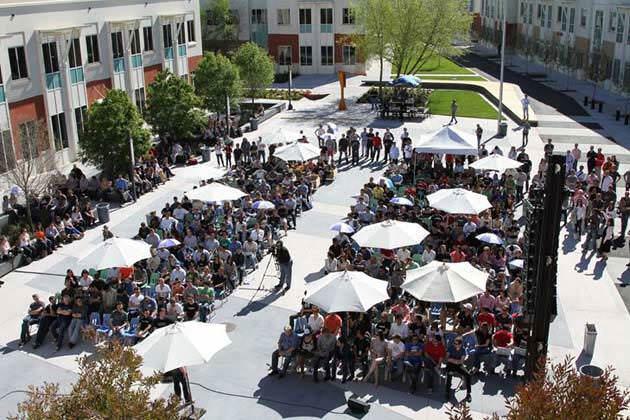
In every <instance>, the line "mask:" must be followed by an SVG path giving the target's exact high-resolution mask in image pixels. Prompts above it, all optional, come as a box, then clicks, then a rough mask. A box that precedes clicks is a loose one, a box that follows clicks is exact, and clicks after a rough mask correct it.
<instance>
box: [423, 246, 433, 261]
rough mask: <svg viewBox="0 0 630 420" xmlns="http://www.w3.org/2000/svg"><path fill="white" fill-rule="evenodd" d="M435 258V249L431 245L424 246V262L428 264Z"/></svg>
mask: <svg viewBox="0 0 630 420" xmlns="http://www.w3.org/2000/svg"><path fill="white" fill-rule="evenodd" d="M434 259H435V250H434V249H433V247H432V246H431V245H427V246H425V247H424V252H423V253H422V262H423V263H424V264H425V265H426V264H429V263H430V262H431V261H433V260H434Z"/></svg>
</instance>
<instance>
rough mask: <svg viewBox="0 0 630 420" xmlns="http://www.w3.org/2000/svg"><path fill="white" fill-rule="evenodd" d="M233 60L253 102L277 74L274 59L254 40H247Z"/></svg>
mask: <svg viewBox="0 0 630 420" xmlns="http://www.w3.org/2000/svg"><path fill="white" fill-rule="evenodd" d="M232 61H233V62H234V64H236V65H237V66H238V74H239V76H240V77H241V80H242V82H243V87H244V88H245V89H246V90H247V92H248V93H249V96H250V98H252V104H253V103H254V98H255V97H256V96H257V95H259V94H260V92H261V91H263V90H264V89H266V88H268V87H270V86H271V84H272V83H273V78H274V74H275V67H274V63H273V60H272V59H271V57H270V56H269V54H268V53H267V51H265V50H263V49H262V48H260V47H259V46H258V45H256V44H254V43H253V42H247V43H245V44H243V45H241V47H240V48H239V49H238V50H237V51H236V54H235V55H234V57H233V58H232Z"/></svg>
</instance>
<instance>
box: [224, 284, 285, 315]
mask: <svg viewBox="0 0 630 420" xmlns="http://www.w3.org/2000/svg"><path fill="white" fill-rule="evenodd" d="M261 290H262V289H261ZM280 296H282V292H280V291H272V292H270V293H269V294H268V295H267V296H265V297H264V298H262V299H258V300H253V299H254V298H255V297H256V295H254V296H252V299H251V300H250V301H249V302H247V304H246V305H245V306H243V307H242V308H241V309H240V310H239V311H238V312H237V313H235V314H234V316H247V315H249V314H251V313H254V312H258V311H260V310H262V309H265V308H266V307H267V306H269V305H271V304H272V303H273V302H275V301H276V300H278V299H279V298H280Z"/></svg>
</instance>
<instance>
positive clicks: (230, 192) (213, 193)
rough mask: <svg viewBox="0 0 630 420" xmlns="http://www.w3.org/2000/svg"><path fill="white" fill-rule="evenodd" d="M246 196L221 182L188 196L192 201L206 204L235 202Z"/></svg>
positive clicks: (206, 186) (193, 191) (197, 190)
mask: <svg viewBox="0 0 630 420" xmlns="http://www.w3.org/2000/svg"><path fill="white" fill-rule="evenodd" d="M246 195H247V194H246V193H244V192H243V191H241V190H239V189H237V188H232V187H229V186H227V185H224V184H221V183H220V182H213V183H212V184H208V185H205V186H203V187H201V188H197V189H195V190H192V191H190V192H189V193H188V194H186V196H187V197H188V198H189V199H191V200H198V201H204V202H216V201H234V200H238V199H239V198H241V197H245V196H246Z"/></svg>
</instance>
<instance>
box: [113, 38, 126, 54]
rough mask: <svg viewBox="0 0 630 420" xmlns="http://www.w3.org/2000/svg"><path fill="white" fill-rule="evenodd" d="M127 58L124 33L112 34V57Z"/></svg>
mask: <svg viewBox="0 0 630 420" xmlns="http://www.w3.org/2000/svg"><path fill="white" fill-rule="evenodd" d="M124 56H125V50H124V48H123V37H122V32H114V33H112V57H113V58H122V57H124Z"/></svg>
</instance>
